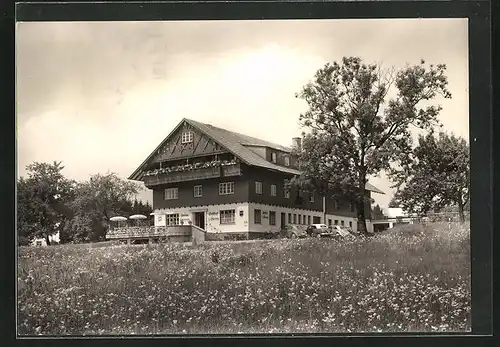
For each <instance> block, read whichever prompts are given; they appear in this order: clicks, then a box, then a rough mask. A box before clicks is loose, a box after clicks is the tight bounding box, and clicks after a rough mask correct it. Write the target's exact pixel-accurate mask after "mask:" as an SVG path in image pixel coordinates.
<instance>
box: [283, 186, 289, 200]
mask: <svg viewBox="0 0 500 347" xmlns="http://www.w3.org/2000/svg"><path fill="white" fill-rule="evenodd" d="M283 195H284V196H285V199H290V190H288V189H286V188H285V189H284V190H283Z"/></svg>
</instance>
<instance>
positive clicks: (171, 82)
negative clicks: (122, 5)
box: [16, 19, 469, 206]
mask: <svg viewBox="0 0 500 347" xmlns="http://www.w3.org/2000/svg"><path fill="white" fill-rule="evenodd" d="M344 56H358V57H361V58H362V59H363V61H364V62H366V63H378V64H381V65H382V67H383V68H390V67H395V68H396V69H397V68H404V67H405V66H407V65H413V64H418V63H419V62H420V60H421V59H424V60H426V61H427V62H428V63H433V64H439V63H444V64H446V65H447V76H448V80H449V90H450V92H451V93H452V95H453V98H452V99H451V100H448V99H436V100H435V103H436V104H439V105H441V106H442V107H443V110H442V112H441V114H440V121H441V122H442V123H443V125H444V129H445V130H446V131H449V132H453V133H454V134H456V135H459V136H463V137H465V138H467V139H468V133H469V100H468V34H467V20H466V19H404V20H397V19H377V20H375V19H356V20H352V19H346V20H302V21H296V20H284V21H283V20H282V21H182V22H181V21H178V22H57V23H56V22H53V23H47V22H45V23H44V22H31V23H30V22H24V23H23V22H21V23H18V24H17V28H16V91H17V99H16V103H17V155H18V157H17V158H18V164H17V165H18V167H17V169H18V175H20V176H22V175H24V174H25V167H26V165H28V164H30V163H32V162H34V161H38V162H52V161H62V162H63V164H64V166H65V169H64V171H63V172H64V174H65V175H66V176H67V177H69V178H72V179H75V180H79V181H82V180H87V179H88V178H89V176H90V175H92V174H96V173H106V172H115V173H117V174H118V175H119V176H121V177H123V178H127V177H128V176H129V175H130V174H131V173H132V172H133V171H134V170H135V169H136V168H137V167H138V166H139V165H140V164H141V163H142V162H143V160H144V159H145V158H146V157H147V156H148V155H149V154H150V153H151V152H152V151H153V150H154V149H155V148H156V146H157V145H158V144H159V143H160V142H161V141H162V140H163V139H164V138H165V137H166V136H167V135H168V133H169V132H170V131H171V130H172V129H173V128H174V127H175V126H176V125H177V123H178V122H179V121H181V119H182V118H191V119H194V120H197V121H200V122H204V123H210V124H212V125H214V126H218V127H222V128H226V129H228V130H232V131H236V132H241V133H244V134H247V135H250V136H254V137H258V138H261V139H264V140H268V141H270V142H275V143H279V144H282V145H290V144H291V139H292V137H296V136H300V134H301V132H302V129H301V128H300V125H299V123H298V119H299V115H300V113H301V112H304V111H306V110H307V104H306V103H305V102H304V101H303V100H300V99H297V98H295V93H297V92H299V91H300V90H301V88H302V86H304V85H305V84H306V83H307V82H309V81H310V80H312V78H313V76H314V73H315V72H316V71H317V70H318V69H319V68H321V67H322V66H324V64H325V63H327V62H333V61H340V60H341V59H342V57H344ZM370 182H371V183H373V184H375V185H376V186H377V187H378V188H380V189H382V190H383V191H384V192H386V194H385V195H379V194H375V196H374V198H375V201H376V203H378V204H380V205H381V206H387V204H388V203H389V201H390V199H391V198H392V195H393V190H392V189H391V188H390V185H391V184H390V182H389V181H388V180H387V178H386V177H385V175H384V174H383V173H382V174H381V175H380V176H379V177H374V178H372V179H371V180H370ZM140 197H141V198H142V199H147V200H150V201H151V199H152V193H151V191H144V192H143V193H141V196H140Z"/></svg>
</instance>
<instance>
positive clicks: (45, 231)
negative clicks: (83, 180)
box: [17, 162, 75, 245]
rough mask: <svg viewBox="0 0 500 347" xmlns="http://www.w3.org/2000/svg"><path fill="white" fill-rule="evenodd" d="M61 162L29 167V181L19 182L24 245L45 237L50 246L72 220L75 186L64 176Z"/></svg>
mask: <svg viewBox="0 0 500 347" xmlns="http://www.w3.org/2000/svg"><path fill="white" fill-rule="evenodd" d="M63 169H64V166H62V165H61V162H53V163H52V164H49V163H39V162H34V163H32V164H30V165H27V166H26V170H27V177H26V178H24V177H20V178H19V180H18V182H17V222H18V224H17V231H18V236H19V243H20V244H27V243H28V242H29V241H30V240H32V239H33V238H35V237H43V238H44V239H45V240H46V242H47V245H50V236H51V235H54V234H55V233H57V232H58V231H60V230H61V228H62V227H63V226H64V223H65V222H66V221H67V220H68V219H69V218H71V216H72V211H71V209H70V208H68V204H69V203H70V201H71V200H72V199H73V196H74V187H75V182H74V181H72V180H69V179H67V178H66V177H64V175H63V174H62V170H63Z"/></svg>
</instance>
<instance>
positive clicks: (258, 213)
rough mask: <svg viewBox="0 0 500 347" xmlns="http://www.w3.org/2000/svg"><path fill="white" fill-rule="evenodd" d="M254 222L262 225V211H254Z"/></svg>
mask: <svg viewBox="0 0 500 347" xmlns="http://www.w3.org/2000/svg"><path fill="white" fill-rule="evenodd" d="M253 222H254V223H255V224H261V223H262V212H261V210H254V211H253Z"/></svg>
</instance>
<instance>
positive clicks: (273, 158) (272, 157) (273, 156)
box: [271, 152, 276, 163]
mask: <svg viewBox="0 0 500 347" xmlns="http://www.w3.org/2000/svg"><path fill="white" fill-rule="evenodd" d="M271 161H272V162H273V163H276V153H275V152H273V153H271Z"/></svg>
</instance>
